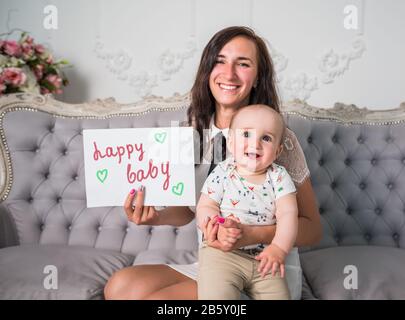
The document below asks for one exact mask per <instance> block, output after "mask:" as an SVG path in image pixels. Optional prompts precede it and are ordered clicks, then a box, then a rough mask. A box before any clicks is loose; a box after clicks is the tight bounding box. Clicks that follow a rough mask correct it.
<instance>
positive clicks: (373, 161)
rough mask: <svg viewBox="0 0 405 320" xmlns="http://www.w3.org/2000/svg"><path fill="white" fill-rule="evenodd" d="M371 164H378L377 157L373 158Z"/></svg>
mask: <svg viewBox="0 0 405 320" xmlns="http://www.w3.org/2000/svg"><path fill="white" fill-rule="evenodd" d="M371 164H372V165H373V166H375V165H376V164H377V159H375V158H373V159H371Z"/></svg>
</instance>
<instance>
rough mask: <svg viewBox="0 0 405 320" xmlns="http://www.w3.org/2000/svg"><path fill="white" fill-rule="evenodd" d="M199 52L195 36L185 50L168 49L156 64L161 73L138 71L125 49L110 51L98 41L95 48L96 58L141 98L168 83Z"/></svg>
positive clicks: (188, 42)
mask: <svg viewBox="0 0 405 320" xmlns="http://www.w3.org/2000/svg"><path fill="white" fill-rule="evenodd" d="M196 51H197V43H196V40H195V38H194V37H193V36H191V37H190V39H189V40H187V41H186V44H185V48H184V49H183V50H178V51H175V52H174V51H172V50H171V49H166V50H164V51H163V53H162V54H160V56H159V58H158V62H157V63H156V64H157V66H158V69H159V72H148V71H144V70H136V69H134V68H133V67H132V66H133V61H134V59H133V57H132V56H131V55H130V54H129V53H128V52H127V51H126V50H124V49H118V50H115V51H110V50H109V49H108V48H106V46H105V44H104V43H103V42H102V41H101V40H98V41H97V42H96V44H95V47H94V52H95V54H96V57H97V58H99V59H101V60H104V61H105V66H106V68H107V69H108V70H109V71H110V72H111V73H113V74H114V75H116V77H117V79H118V80H122V81H125V82H127V83H128V85H129V86H131V87H132V88H133V89H134V91H135V93H136V94H137V95H139V96H141V97H145V96H148V95H150V94H151V93H152V89H153V88H154V87H157V86H158V85H159V83H160V82H161V81H168V80H170V79H171V78H172V76H173V75H175V74H176V73H177V72H179V71H180V70H181V69H182V68H183V65H184V61H185V60H187V59H191V58H192V57H193V56H194V54H195V52H196Z"/></svg>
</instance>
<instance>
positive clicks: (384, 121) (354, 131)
mask: <svg viewBox="0 0 405 320" xmlns="http://www.w3.org/2000/svg"><path fill="white" fill-rule="evenodd" d="M284 113H285V118H286V122H287V124H288V126H289V127H290V128H291V129H292V130H293V131H294V132H295V134H296V135H297V137H298V140H299V141H300V144H301V146H302V148H303V150H304V153H305V157H306V159H307V164H308V167H309V170H310V172H311V181H312V185H313V188H314V191H315V194H316V197H317V200H318V205H319V211H320V214H321V221H322V226H323V238H322V241H321V243H320V244H319V245H317V246H315V247H314V248H324V247H331V246H346V245H378V246H391V247H401V248H404V247H405V139H404V137H405V103H403V104H402V105H401V106H400V107H399V108H397V109H393V110H384V111H371V110H367V109H366V108H363V109H359V108H357V107H355V106H353V105H343V104H339V103H337V104H336V105H335V106H334V108H332V109H321V108H313V107H311V106H309V105H307V104H305V103H300V102H296V103H291V104H290V105H289V106H287V107H286V108H284Z"/></svg>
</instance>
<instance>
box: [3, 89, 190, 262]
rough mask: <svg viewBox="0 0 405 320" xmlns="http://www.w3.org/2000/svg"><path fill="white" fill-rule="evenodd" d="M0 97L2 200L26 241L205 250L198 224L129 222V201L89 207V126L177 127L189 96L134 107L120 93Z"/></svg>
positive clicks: (127, 250) (127, 249) (130, 249)
mask: <svg viewBox="0 0 405 320" xmlns="http://www.w3.org/2000/svg"><path fill="white" fill-rule="evenodd" d="M0 101H1V105H0V118H1V120H0V132H1V137H2V148H1V150H2V155H3V156H4V158H5V162H4V163H3V162H2V168H1V169H2V175H1V176H2V178H1V180H0V182H1V184H0V186H2V188H0V192H1V193H0V196H1V199H2V200H3V202H2V204H1V205H2V206H3V208H5V209H6V210H7V212H9V214H11V216H12V218H13V221H14V227H15V229H16V231H17V235H18V236H17V238H18V242H19V244H28V243H40V244H68V245H82V246H90V247H96V248H103V249H112V250H117V251H121V252H124V253H127V254H131V255H137V254H138V253H139V252H142V251H145V250H153V249H163V250H164V249H167V250H173V249H178V250H195V249H196V248H197V246H198V243H197V236H196V227H195V223H194V222H192V223H190V224H188V225H187V226H184V227H180V228H175V227H171V226H159V227H151V226H137V225H135V224H134V223H128V220H127V217H126V215H125V213H124V210H123V208H122V207H99V208H86V194H85V180H84V159H83V139H82V130H83V129H95V128H100V129H101V128H103V129H106V128H132V127H134V128H136V127H162V126H165V127H168V126H171V125H176V123H179V121H184V120H185V119H186V110H187V107H188V98H187V95H186V96H175V97H173V98H171V99H168V100H165V101H164V102H163V101H162V99H160V98H151V99H149V100H144V101H142V102H140V103H136V104H127V105H120V104H117V103H116V102H115V101H114V100H112V99H109V100H104V101H101V100H98V101H95V102H93V103H89V104H80V105H71V104H64V103H61V102H59V101H55V100H53V99H51V98H50V97H44V96H31V95H26V94H19V95H14V96H8V97H6V98H2V99H1V100H0ZM172 122H173V123H172ZM128 192H129V190H128Z"/></svg>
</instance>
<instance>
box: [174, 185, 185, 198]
mask: <svg viewBox="0 0 405 320" xmlns="http://www.w3.org/2000/svg"><path fill="white" fill-rule="evenodd" d="M183 190H184V183H183V182H179V183H178V184H176V185H175V186H173V187H172V192H173V193H174V194H175V195H177V196H181V195H182V194H183Z"/></svg>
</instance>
